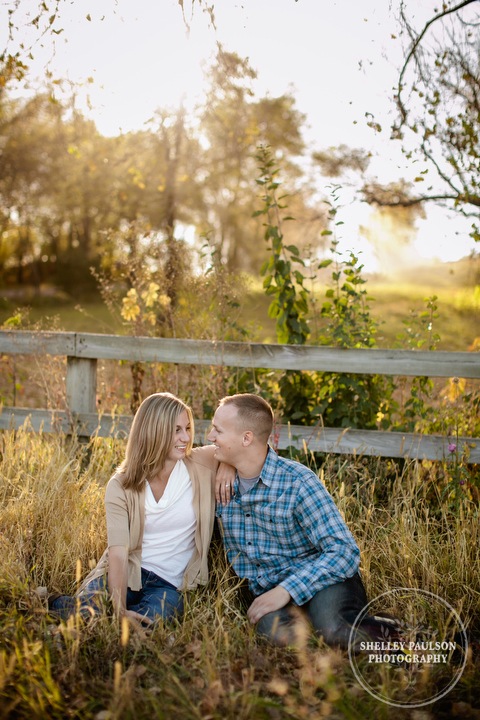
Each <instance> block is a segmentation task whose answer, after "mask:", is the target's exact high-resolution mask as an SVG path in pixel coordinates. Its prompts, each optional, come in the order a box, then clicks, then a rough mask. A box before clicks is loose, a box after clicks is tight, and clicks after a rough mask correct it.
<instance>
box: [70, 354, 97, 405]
mask: <svg viewBox="0 0 480 720" xmlns="http://www.w3.org/2000/svg"><path fill="white" fill-rule="evenodd" d="M66 392H67V407H68V409H69V410H70V412H71V413H72V414H76V413H94V412H96V396H97V361H96V359H85V358H77V357H70V356H68V357H67V378H66Z"/></svg>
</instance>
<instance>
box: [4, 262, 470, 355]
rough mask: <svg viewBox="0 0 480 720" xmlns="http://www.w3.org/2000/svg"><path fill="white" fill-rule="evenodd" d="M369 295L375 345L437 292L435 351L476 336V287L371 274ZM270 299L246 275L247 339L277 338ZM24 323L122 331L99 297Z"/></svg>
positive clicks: (7, 310) (243, 322)
mask: <svg viewBox="0 0 480 720" xmlns="http://www.w3.org/2000/svg"><path fill="white" fill-rule="evenodd" d="M367 287H368V290H369V292H370V294H371V295H372V297H373V298H374V300H373V301H371V303H370V306H371V312H372V315H373V316H374V317H375V319H376V320H377V321H378V323H379V330H378V336H377V343H378V345H379V347H384V348H394V347H399V346H400V345H399V340H398V338H397V335H398V334H400V333H404V332H405V324H404V321H405V320H407V321H408V319H409V318H410V316H411V312H412V311H415V312H422V311H423V310H424V309H425V298H427V297H431V296H432V295H437V297H438V300H437V301H436V302H437V305H438V315H439V317H438V319H436V320H435V321H434V327H433V331H434V332H435V333H437V334H438V335H439V336H440V342H439V344H438V349H439V350H468V349H470V348H471V347H472V345H473V343H474V341H475V339H476V338H478V337H479V336H480V320H479V318H480V286H474V285H470V286H469V285H455V284H453V285H451V286H446V283H445V280H443V281H440V280H439V282H438V284H436V283H432V281H431V280H430V282H429V283H427V279H426V278H422V276H421V275H420V276H419V281H418V282H413V281H411V282H406V281H402V282H401V283H397V284H393V283H385V282H384V281H382V282H380V281H377V280H375V279H374V278H373V279H371V280H370V281H369V284H368V285H367ZM322 292H323V291H319V292H318V294H317V303H318V304H319V305H320V304H321V302H322V300H323V295H322ZM269 302H270V301H269V298H268V297H267V296H265V294H264V293H263V292H262V289H261V283H260V282H259V281H255V280H251V281H250V282H249V284H248V286H247V292H246V293H245V294H244V295H243V296H242V297H241V298H240V307H239V309H238V311H236V322H237V323H238V324H239V325H240V326H242V327H245V328H247V329H248V338H249V340H251V341H254V342H266V343H270V342H276V336H275V324H274V321H273V320H271V319H270V318H269V317H268V306H269ZM15 309H16V308H15V306H14V305H12V304H9V306H8V307H3V309H1V310H0V324H1V323H3V322H5V321H6V320H7V318H9V317H10V316H11V315H12V314H13V313H14V312H15ZM24 311H25V312H27V311H28V320H29V323H30V324H32V325H35V326H39V327H44V328H47V327H51V326H55V327H56V328H57V329H63V330H68V331H72V332H96V333H105V334H116V333H126V332H127V330H126V329H125V328H124V327H123V326H122V324H121V322H120V320H119V318H118V317H115V318H114V317H113V316H112V314H111V313H110V311H109V310H108V308H107V307H106V305H105V304H104V303H103V302H102V300H100V299H96V300H95V299H94V300H91V301H82V302H79V303H76V302H73V301H72V302H69V301H66V300H63V301H62V302H61V303H59V302H53V303H48V302H46V301H44V302H43V303H42V306H41V307H36V306H35V304H33V305H31V306H29V307H27V308H24ZM311 323H312V328H314V329H316V330H317V331H320V330H321V328H322V326H324V325H325V321H324V320H322V319H321V318H319V316H318V315H317V316H316V317H312V319H311Z"/></svg>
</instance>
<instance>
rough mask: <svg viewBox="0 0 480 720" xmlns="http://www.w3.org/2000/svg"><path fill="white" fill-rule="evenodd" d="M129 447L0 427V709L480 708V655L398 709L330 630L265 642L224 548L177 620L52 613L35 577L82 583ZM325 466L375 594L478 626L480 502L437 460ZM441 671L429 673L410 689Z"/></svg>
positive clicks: (166, 712)
mask: <svg viewBox="0 0 480 720" xmlns="http://www.w3.org/2000/svg"><path fill="white" fill-rule="evenodd" d="M123 450H124V445H123V441H116V440H111V439H94V440H92V441H91V442H90V443H89V444H81V443H79V442H78V441H77V440H76V439H75V438H72V437H64V436H60V435H46V434H45V435H42V434H34V433H31V432H29V431H28V429H23V430H20V431H17V432H13V431H12V432H3V433H2V434H1V435H0V633H1V647H0V718H25V720H26V719H27V718H28V720H31V719H32V718H62V719H63V718H79V719H80V718H82V720H89V719H90V718H92V719H95V720H113V719H117V718H118V719H120V718H121V719H123V718H132V719H133V718H135V720H142V719H143V718H145V719H146V718H149V720H150V718H168V719H170V718H175V720H183V719H184V718H185V719H186V720H198V719H200V718H202V719H204V720H206V719H207V718H215V719H216V718H218V719H220V718H231V719H232V720H233V719H235V720H247V719H252V720H257V719H259V720H263V719H264V718H265V719H266V718H274V719H279V718H310V719H312V720H315V719H316V718H325V717H327V718H332V719H336V718H347V719H353V718H365V717H374V718H399V717H400V718H411V720H429V719H430V718H451V717H465V718H475V717H478V713H479V710H478V695H479V693H478V690H479V688H480V661H479V660H478V658H477V657H476V655H475V654H472V653H471V654H470V657H469V659H468V662H467V665H466V668H465V670H464V672H463V674H462V677H461V680H460V681H459V682H458V683H457V685H456V686H455V688H453V690H452V691H451V692H450V693H449V694H448V695H447V696H446V697H444V698H442V699H441V700H439V701H438V702H436V703H435V704H433V705H428V706H426V707H424V708H421V709H408V708H405V709H401V708H398V707H392V706H389V705H388V704H386V703H382V702H380V701H378V700H375V698H373V697H372V696H371V695H370V694H369V693H367V692H366V691H365V690H364V689H363V688H362V687H361V686H360V685H359V683H358V682H357V680H356V678H355V676H354V674H353V672H352V668H351V665H350V663H349V660H348V656H347V655H346V653H342V652H339V651H336V650H333V649H330V648H328V647H326V646H325V645H324V644H323V643H322V641H321V640H318V639H315V638H311V637H308V636H306V635H305V636H304V638H303V640H302V638H300V640H301V641H300V642H299V647H298V648H297V649H295V650H294V649H280V648H275V647H272V646H270V645H269V644H268V643H266V642H264V641H262V640H260V639H259V638H257V637H256V636H255V633H254V631H253V629H252V628H251V627H250V626H249V624H248V623H247V621H246V619H245V615H244V613H243V612H242V610H241V608H240V606H239V603H238V599H237V594H236V586H235V582H234V580H233V579H232V577H231V575H230V573H229V571H228V568H227V566H226V564H225V561H224V557H223V553H222V549H221V547H219V546H216V545H215V546H212V550H211V567H212V579H211V583H210V585H209V587H208V588H205V589H202V590H201V591H199V592H196V593H192V594H190V595H189V596H188V598H187V610H186V613H185V617H184V618H183V620H182V621H181V622H179V623H177V624H175V625H168V626H163V625H160V626H158V627H156V629H155V630H154V631H153V632H152V633H151V634H146V633H145V632H144V631H141V630H136V629H134V628H132V627H129V626H128V625H126V624H123V625H121V624H117V623H116V621H115V620H113V619H112V618H111V617H109V616H108V615H100V616H97V617H95V618H92V619H91V620H90V621H88V622H85V621H84V620H82V619H81V618H80V617H79V616H76V617H72V618H71V619H70V620H69V621H68V622H67V623H63V624H60V625H58V624H56V623H55V622H54V621H53V619H52V618H51V617H49V615H48V613H47V611H46V608H45V605H44V601H42V600H41V599H39V598H38V596H37V595H36V594H35V593H34V588H35V587H36V586H38V585H46V586H47V587H48V588H49V590H59V591H64V592H71V591H73V590H74V589H75V586H76V583H77V582H78V580H79V579H80V576H81V575H83V574H85V573H86V572H87V571H88V569H89V567H90V566H91V564H92V563H94V562H95V561H96V560H97V559H98V557H99V556H100V554H101V553H102V552H103V549H104V545H105V526H104V513H103V492H104V487H105V484H106V482H107V480H108V478H109V476H110V474H111V472H112V470H113V469H114V468H115V466H116V465H117V463H118V462H119V460H120V458H121V456H122V454H123ZM310 460H311V462H313V461H314V458H311V459H310ZM318 471H319V475H320V477H321V479H322V480H323V481H324V482H325V484H326V485H327V487H328V488H329V490H330V491H331V492H332V494H333V496H334V498H335V500H336V502H337V503H338V505H339V507H340V509H341V511H342V512H343V514H344V516H345V518H346V520H347V522H348V524H349V526H350V527H351V529H352V531H353V532H354V534H355V536H356V538H357V540H358V542H359V544H360V547H361V550H362V573H363V576H364V580H365V583H366V586H367V590H368V594H369V595H370V596H374V595H377V594H380V593H382V592H385V591H387V590H389V589H391V588H394V587H416V588H421V589H424V590H428V591H430V592H433V593H436V594H438V595H439V596H441V597H443V598H444V599H445V600H446V601H448V602H449V603H451V604H452V606H453V607H454V608H455V609H456V610H457V612H458V613H459V614H460V615H461V617H462V619H463V621H464V622H465V623H466V624H467V625H468V626H469V628H470V631H471V632H472V634H473V635H474V636H475V635H476V636H477V637H478V634H479V629H480V569H479V563H478V559H479V558H478V548H479V540H480V537H479V534H480V532H479V522H478V520H479V513H478V506H477V503H476V502H475V501H474V499H470V498H469V496H468V495H467V494H465V495H464V497H462V498H461V500H460V502H458V501H456V502H454V500H455V498H452V497H451V492H450V491H449V490H448V486H446V479H445V473H444V469H443V468H442V466H441V465H440V464H434V463H425V464H422V463H417V462H406V463H394V462H392V461H386V460H376V459H371V458H370V459H368V458H357V459H353V458H345V457H343V458H340V457H333V456H330V457H327V458H325V460H324V462H323V464H322V466H321V467H319V468H318ZM457 500H458V499H457ZM393 609H394V610H396V611H397V612H398V611H400V612H401V610H402V608H393ZM471 647H473V648H474V649H475V645H474V644H473V645H472V646H471ZM436 681H438V678H437V679H435V678H433V677H429V676H428V674H427V675H425V676H424V677H423V686H422V687H418V688H416V689H415V690H414V691H413V692H414V693H415V692H418V693H422V692H424V691H425V685H428V684H429V683H430V684H431V683H433V682H436ZM378 683H379V684H382V686H383V687H384V691H385V692H389V691H390V690H391V692H392V693H393V692H396V690H395V685H396V684H397V685H399V683H400V685H399V688H400V690H401V675H399V674H398V671H397V672H394V671H390V669H389V668H387V670H385V671H384V672H383V675H382V676H379V677H378ZM414 697H415V695H414Z"/></svg>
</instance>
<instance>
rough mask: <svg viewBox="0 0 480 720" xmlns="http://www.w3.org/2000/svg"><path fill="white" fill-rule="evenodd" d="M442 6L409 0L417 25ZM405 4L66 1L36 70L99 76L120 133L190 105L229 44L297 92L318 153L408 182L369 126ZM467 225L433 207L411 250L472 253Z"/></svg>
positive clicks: (350, 229) (271, 83)
mask: <svg viewBox="0 0 480 720" xmlns="http://www.w3.org/2000/svg"><path fill="white" fill-rule="evenodd" d="M13 4H14V0H10V1H8V0H1V2H0V28H3V30H0V33H2V32H3V33H4V34H5V33H6V30H5V28H6V22H5V18H6V11H7V9H8V7H12V6H13ZM47 4H48V3H47ZM436 5H438V3H436V2H433V0H408V7H409V10H410V13H411V15H412V16H415V21H416V23H418V26H419V27H421V26H422V24H423V22H424V21H425V20H426V19H427V18H428V17H429V16H430V14H431V12H432V10H433V7H435V6H436ZM37 6H38V2H37V1H36V0H21V3H20V9H19V11H17V14H16V15H15V17H16V19H17V20H19V21H20V22H23V20H22V17H23V19H25V20H28V18H29V14H30V17H31V16H32V13H34V11H35V9H36V7H37ZM396 6H397V0H392V2H391V1H390V0H361V1H359V0H337V1H336V0H297V1H295V0H241V1H240V2H236V1H235V0H216V2H215V25H216V29H214V28H212V25H211V23H210V22H209V18H208V16H207V14H205V13H203V12H202V11H201V9H200V8H199V7H198V5H197V4H195V5H194V6H193V12H192V4H191V0H185V2H184V8H185V19H184V18H183V17H182V12H181V9H180V7H179V4H178V0H135V1H132V0H63V1H62V2H61V4H60V18H59V20H58V21H57V23H56V27H58V28H63V32H61V33H60V34H58V35H54V36H52V33H48V34H47V35H46V36H45V38H44V40H43V46H42V43H38V44H37V45H36V46H35V47H34V48H33V56H34V60H32V61H31V70H32V72H33V73H35V72H37V74H38V75H39V76H40V77H41V76H42V75H43V74H44V72H45V67H48V69H49V70H50V71H51V72H52V73H53V75H54V76H58V77H61V78H68V79H69V80H71V81H72V82H84V83H85V82H86V80H87V78H91V79H92V80H93V82H89V83H88V84H86V90H85V92H87V91H88V95H89V101H90V103H91V106H92V108H91V109H90V110H87V109H85V112H87V113H88V114H90V116H91V117H92V118H93V119H94V120H95V122H96V124H97V127H98V129H99V130H100V132H102V133H104V134H108V135H114V134H117V133H119V132H128V131H129V130H136V129H139V128H141V127H142V126H143V125H144V124H145V122H147V121H148V119H149V118H150V117H151V116H152V114H153V112H154V111H155V110H156V109H158V108H160V107H162V108H165V107H174V106H176V105H178V103H179V101H180V99H181V98H183V99H184V101H185V104H186V106H187V107H189V106H190V107H192V106H193V104H194V103H195V101H196V100H199V99H201V96H202V87H203V67H204V64H205V62H206V61H208V59H209V58H211V57H212V56H213V54H214V53H215V50H216V43H217V42H221V43H222V45H223V46H224V48H225V49H226V50H228V51H234V52H237V53H238V54H239V55H240V56H241V57H248V58H249V61H250V64H251V66H252V67H253V68H254V69H255V70H256V71H257V73H258V78H257V81H256V84H255V88H256V91H257V94H258V96H262V95H264V94H270V95H272V96H276V95H281V94H283V93H285V92H291V93H293V95H294V96H295V99H296V105H297V108H298V109H299V110H300V111H301V112H303V113H305V114H306V129H305V138H306V140H307V142H308V143H309V145H310V147H311V149H324V148H328V147H330V146H335V145H339V144H346V145H349V146H351V147H363V148H366V149H369V150H371V151H372V153H373V154H374V159H373V160H372V164H371V171H372V172H373V173H375V174H376V175H377V176H378V177H379V179H380V180H382V181H385V182H389V181H391V180H394V179H396V178H397V177H405V178H407V179H408V178H409V177H413V175H414V174H416V168H415V167H414V166H413V165H412V164H410V166H409V165H407V164H406V162H405V159H404V158H403V156H402V155H401V153H400V147H399V145H398V143H393V142H389V141H388V132H383V133H381V134H380V135H378V134H376V133H374V132H373V131H372V129H371V128H370V127H368V125H367V119H368V118H367V117H366V113H369V112H370V113H374V114H375V116H376V117H378V118H379V119H381V121H382V124H383V125H384V126H385V127H386V126H387V125H388V118H389V117H390V118H391V117H392V115H391V113H392V112H393V105H392V102H391V100H390V98H391V96H392V92H391V90H392V87H393V85H394V83H395V79H396V68H398V67H399V65H400V63H401V60H402V57H403V49H402V44H401V41H400V40H399V38H398V26H397V25H396V22H395V18H394V13H393V12H392V10H393V9H395V8H396ZM187 25H188V26H189V29H188V28H187ZM18 35H19V36H21V37H22V39H24V41H25V42H26V43H27V45H28V43H29V41H30V38H31V37H33V36H31V35H30V34H29V29H28V25H23V26H22V29H21V31H20V33H19V34H18ZM52 37H53V38H54V39H55V48H54V49H52ZM1 39H2V40H4V38H1ZM79 96H80V97H81V96H82V92H80V94H79ZM85 108H86V106H85ZM389 113H390V116H389ZM322 183H323V187H322ZM327 183H328V180H326V179H325V178H320V177H319V178H318V184H319V189H320V192H322V191H323V192H324V193H325V194H328V190H327V188H326V185H327ZM342 192H343V194H342ZM342 192H341V194H340V197H341V201H342V202H344V207H343V208H342V209H341V210H340V215H341V219H342V221H344V223H345V225H344V226H343V228H342V232H343V233H344V237H343V239H342V242H343V243H344V244H345V247H347V246H348V247H350V246H354V247H352V249H354V250H356V251H357V250H360V251H361V252H362V260H363V262H364V264H365V268H366V269H368V270H376V269H379V268H378V263H377V261H376V260H375V257H374V254H373V252H372V249H371V247H370V246H369V245H368V242H367V241H366V240H365V239H361V238H360V237H359V229H358V228H359V226H360V225H369V224H371V225H373V224H374V220H373V219H372V211H371V210H370V209H369V208H368V207H367V206H366V205H365V204H364V203H359V202H352V195H351V192H350V191H349V190H348V189H347V188H345V189H344V191H342ZM469 227H470V223H469V222H468V221H465V220H463V219H461V218H460V217H459V216H458V215H449V214H446V213H445V211H442V210H440V209H438V208H431V209H429V210H428V214H427V217H426V218H425V219H423V220H419V221H418V222H417V228H418V230H417V235H416V238H415V239H414V241H413V243H412V246H411V248H410V251H411V256H412V258H413V257H414V258H416V259H419V260H420V261H421V260H422V259H423V258H428V257H430V258H432V257H438V258H439V259H442V260H452V261H454V260H458V259H459V258H461V257H463V256H465V255H468V254H469V252H470V251H471V250H472V249H473V248H474V247H475V243H474V242H473V240H471V239H470V238H468V232H469ZM477 250H478V247H477Z"/></svg>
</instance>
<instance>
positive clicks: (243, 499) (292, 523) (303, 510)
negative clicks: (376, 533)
mask: <svg viewBox="0 0 480 720" xmlns="http://www.w3.org/2000/svg"><path fill="white" fill-rule="evenodd" d="M217 517H218V518H219V522H220V527H221V530H222V534H223V540H224V544H225V549H226V552H227V557H228V560H229V561H230V563H231V564H232V566H233V569H234V570H235V572H236V574H237V575H238V576H239V577H241V578H247V579H248V583H249V587H250V590H251V591H252V592H253V594H254V595H261V594H262V593H264V592H266V591H267V590H271V589H272V588H274V587H276V586H277V585H281V586H282V587H284V588H285V589H286V590H288V592H289V593H290V595H291V597H292V600H293V601H294V602H295V603H296V604H297V605H303V604H304V603H305V602H307V601H308V600H310V599H311V598H312V597H313V596H314V595H315V594H316V593H317V592H318V591H319V590H322V589H323V588H325V587H328V586H329V585H333V584H334V583H337V582H341V581H342V580H345V579H346V578H349V577H351V576H352V575H354V574H355V573H356V571H357V570H358V565H359V562H360V551H359V549H358V546H357V544H356V542H355V540H354V538H353V536H352V534H351V532H350V531H349V529H348V528H347V526H346V524H345V521H344V520H343V518H342V516H341V514H340V512H339V510H338V508H337V506H336V505H335V503H334V501H333V499H332V497H331V495H330V494H329V493H328V491H327V490H326V489H325V487H324V485H323V484H322V482H321V481H320V480H319V478H318V477H317V476H316V475H315V473H314V472H312V470H309V468H307V467H305V466H304V465H301V464H300V463H298V462H294V461H293V460H286V459H285V458H282V457H280V456H279V455H277V453H276V452H274V451H273V450H272V449H271V448H269V450H268V453H267V457H266V460H265V464H264V466H263V468H262V472H261V474H260V479H259V480H258V482H257V483H256V484H255V485H254V487H253V488H252V489H251V490H248V491H247V492H246V493H244V494H243V495H240V493H239V488H238V478H237V479H236V480H235V484H234V497H233V498H232V500H231V501H230V502H229V503H228V504H227V505H219V506H218V508H217Z"/></svg>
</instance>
